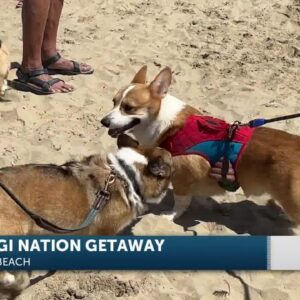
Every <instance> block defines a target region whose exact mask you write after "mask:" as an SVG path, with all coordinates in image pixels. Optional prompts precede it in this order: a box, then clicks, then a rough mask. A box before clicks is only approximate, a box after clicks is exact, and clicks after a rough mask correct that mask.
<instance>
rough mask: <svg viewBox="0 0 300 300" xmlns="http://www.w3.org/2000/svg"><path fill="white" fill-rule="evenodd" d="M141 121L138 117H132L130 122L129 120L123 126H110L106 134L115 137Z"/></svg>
mask: <svg viewBox="0 0 300 300" xmlns="http://www.w3.org/2000/svg"><path fill="white" fill-rule="evenodd" d="M140 122H141V120H140V119H137V118H135V119H133V120H132V121H131V122H129V123H128V124H127V125H125V126H123V127H119V128H111V129H109V130H108V134H109V135H110V136H111V137H113V138H116V137H118V136H119V135H120V134H121V133H124V132H125V131H126V130H129V129H131V128H133V127H134V126H136V125H138V124H139V123H140Z"/></svg>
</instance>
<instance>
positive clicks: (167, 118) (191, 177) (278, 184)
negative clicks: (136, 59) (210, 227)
mask: <svg viewBox="0 0 300 300" xmlns="http://www.w3.org/2000/svg"><path fill="white" fill-rule="evenodd" d="M146 72H147V67H146V66H143V67H142V68H141V69H140V70H139V71H138V72H137V73H136V75H135V76H134V78H133V80H132V81H131V82H130V83H129V84H128V85H127V86H125V87H123V88H122V89H120V90H119V91H118V92H117V94H116V95H115V97H114V98H113V104H114V107H113V109H112V110H111V111H110V112H109V113H108V114H107V115H106V116H105V117H104V118H103V119H102V120H101V123H102V125H103V126H105V127H107V128H108V129H109V130H108V133H109V135H110V136H112V137H117V136H118V135H120V134H122V133H127V134H130V135H131V136H132V137H133V138H135V139H136V140H137V141H138V142H139V143H140V144H141V145H143V146H157V145H159V146H162V147H164V148H165V149H167V150H169V151H171V153H172V155H173V164H174V169H175V173H174V176H173V177H172V185H173V191H174V201H175V204H174V208H173V210H172V212H169V214H168V216H169V218H170V219H174V218H178V217H180V216H181V215H182V214H183V212H184V211H185V210H186V209H187V208H188V206H189V204H190V202H191V199H192V197H193V196H204V197H205V196H214V195H218V194H223V193H225V191H224V189H223V188H221V187H220V185H219V184H218V182H217V180H215V179H213V178H211V177H209V173H210V170H211V166H212V165H213V163H214V162H216V161H217V160H218V159H219V158H220V157H222V156H226V155H227V154H228V157H229V159H230V161H231V162H232V163H233V165H234V168H235V172H236V177H237V179H238V182H239V184H240V186H241V188H242V189H243V191H244V193H245V195H246V196H250V195H260V194H262V193H268V194H270V195H271V197H272V198H273V199H274V200H277V201H278V202H279V203H280V204H281V205H282V207H283V208H284V210H285V211H286V212H287V214H288V215H289V216H290V217H291V218H292V219H293V220H294V221H295V222H297V223H299V222H300V161H299V156H300V137H299V136H296V135H293V134H289V133H287V132H284V131H281V130H276V129H272V128H267V127H259V128H256V129H253V128H250V127H249V126H236V128H235V129H236V130H235V134H233V137H232V139H231V140H228V139H227V140H226V136H228V132H229V131H230V129H231V127H230V126H229V125H228V124H227V123H226V122H224V121H223V120H218V119H215V118H212V117H207V116H201V113H200V111H198V110H197V109H195V108H194V107H192V106H190V105H187V104H186V103H185V102H184V101H182V100H180V99H178V98H176V97H174V96H172V95H170V94H169V93H168V90H169V87H170V84H171V81H172V72H171V69H170V68H169V67H166V68H164V69H163V70H161V71H160V72H159V74H158V75H157V76H156V77H155V78H154V80H153V81H152V82H150V83H149V84H147V83H146ZM199 135H200V136H201V138H202V141H200V142H199V141H198V139H199ZM224 136H225V140H223V141H221V140H220V137H223V138H224ZM191 140H194V144H193V143H191ZM216 149H217V150H216ZM199 152H200V155H199Z"/></svg>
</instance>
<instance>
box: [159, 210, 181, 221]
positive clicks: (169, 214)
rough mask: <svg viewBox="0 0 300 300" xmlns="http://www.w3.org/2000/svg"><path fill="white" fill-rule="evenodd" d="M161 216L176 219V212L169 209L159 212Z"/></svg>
mask: <svg viewBox="0 0 300 300" xmlns="http://www.w3.org/2000/svg"><path fill="white" fill-rule="evenodd" d="M160 215H161V216H162V217H164V218H166V219H167V220H169V221H174V220H176V219H177V218H178V217H177V215H176V212H175V211H173V210H171V211H164V212H162V213H161V214H160Z"/></svg>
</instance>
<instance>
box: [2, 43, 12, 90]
mask: <svg viewBox="0 0 300 300" xmlns="http://www.w3.org/2000/svg"><path fill="white" fill-rule="evenodd" d="M9 69H10V60H9V52H8V49H7V47H6V46H5V45H4V44H3V43H2V41H1V40H0V96H4V95H5V91H6V90H7V89H8V85H7V77H8V73H9Z"/></svg>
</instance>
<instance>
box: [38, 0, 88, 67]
mask: <svg viewBox="0 0 300 300" xmlns="http://www.w3.org/2000/svg"><path fill="white" fill-rule="evenodd" d="M63 4H64V0H50V9H49V14H48V19H47V23H46V27H45V32H44V39H43V43H42V60H43V61H46V60H47V59H49V58H50V57H52V56H53V55H55V54H56V53H57V48H56V45H57V44H56V42H57V32H58V25H59V19H60V16H61V12H62V8H63ZM48 67H49V69H51V68H52V69H53V68H54V69H62V70H72V69H73V67H74V65H73V62H72V61H71V60H68V59H65V58H60V59H59V60H58V61H57V62H55V63H53V64H51V65H50V66H48ZM80 70H81V71H82V72H88V71H90V70H92V67H91V66H89V65H87V64H84V63H81V64H80Z"/></svg>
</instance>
